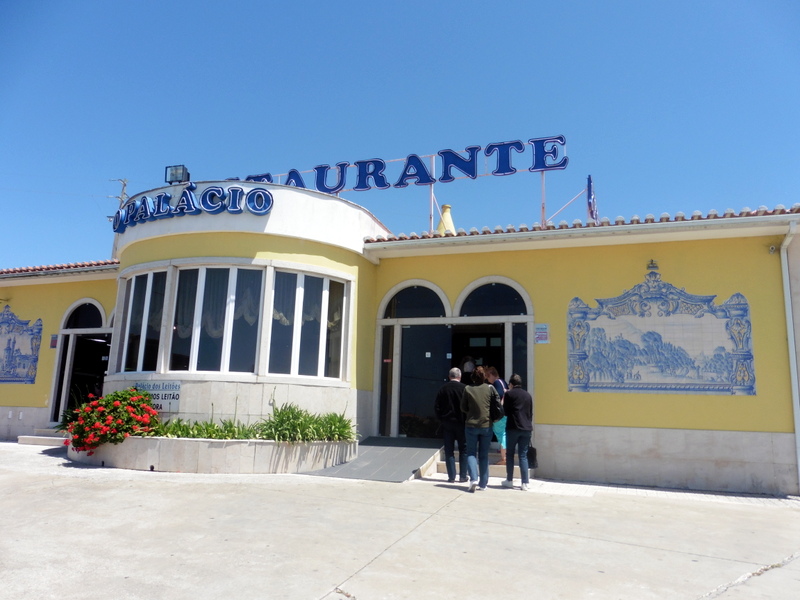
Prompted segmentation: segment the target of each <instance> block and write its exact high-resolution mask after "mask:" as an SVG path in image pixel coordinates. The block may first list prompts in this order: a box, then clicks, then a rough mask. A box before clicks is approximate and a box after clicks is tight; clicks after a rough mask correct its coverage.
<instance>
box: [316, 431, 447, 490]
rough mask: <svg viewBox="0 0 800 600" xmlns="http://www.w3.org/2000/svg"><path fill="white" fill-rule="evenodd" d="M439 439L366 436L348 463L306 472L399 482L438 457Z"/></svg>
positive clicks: (325, 475)
mask: <svg viewBox="0 0 800 600" xmlns="http://www.w3.org/2000/svg"><path fill="white" fill-rule="evenodd" d="M441 447H442V441H441V440H433V439H425V438H389V437H369V438H367V439H365V440H363V441H362V442H359V444H358V457H357V458H356V459H355V460H352V461H350V462H348V463H345V464H342V465H337V466H335V467H329V468H327V469H322V470H320V471H312V472H310V473H305V475H319V476H321V477H341V478H344V479H366V480H368V481H389V482H397V483H399V482H401V481H407V480H408V479H412V478H414V476H415V474H416V472H417V470H419V469H420V468H421V467H422V466H423V465H426V464H430V461H431V460H432V459H434V460H435V457H438V455H439V450H440V449H441Z"/></svg>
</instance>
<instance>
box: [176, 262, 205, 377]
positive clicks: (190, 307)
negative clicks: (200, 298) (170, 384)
mask: <svg viewBox="0 0 800 600" xmlns="http://www.w3.org/2000/svg"><path fill="white" fill-rule="evenodd" d="M197 276H198V270H197V269H186V270H183V271H181V272H180V273H179V274H178V296H177V299H176V301H175V321H174V322H173V324H172V349H171V351H170V360H169V368H170V370H172V371H188V370H189V353H190V351H191V348H192V333H193V327H194V301H195V296H196V294H197Z"/></svg>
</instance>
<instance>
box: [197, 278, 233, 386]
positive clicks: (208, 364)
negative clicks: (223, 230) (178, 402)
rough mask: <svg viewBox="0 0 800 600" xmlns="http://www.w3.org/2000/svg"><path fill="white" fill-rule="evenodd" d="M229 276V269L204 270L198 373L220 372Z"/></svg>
mask: <svg viewBox="0 0 800 600" xmlns="http://www.w3.org/2000/svg"><path fill="white" fill-rule="evenodd" d="M229 275H230V270H229V269H206V286H205V291H204V292H203V312H202V313H201V317H200V344H199V347H198V350H197V370H198V371H219V370H220V362H221V360H222V337H223V335H224V334H225V309H226V308H227V306H228V277H229Z"/></svg>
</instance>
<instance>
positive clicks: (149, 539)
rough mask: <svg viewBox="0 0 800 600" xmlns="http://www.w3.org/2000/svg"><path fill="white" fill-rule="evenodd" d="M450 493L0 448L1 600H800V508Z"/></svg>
mask: <svg viewBox="0 0 800 600" xmlns="http://www.w3.org/2000/svg"><path fill="white" fill-rule="evenodd" d="M445 478H446V477H445V476H444V475H441V476H438V475H437V476H435V477H434V478H430V479H422V480H413V481H407V482H405V483H387V482H381V481H366V480H357V479H340V478H332V477H314V476H309V475H196V474H180V473H151V472H138V471H126V470H117V469H104V468H98V467H88V466H84V465H77V464H73V463H71V462H69V461H68V460H67V459H66V455H65V453H64V450H63V449H61V448H45V447H41V446H25V445H18V444H16V443H10V442H7V443H0V523H2V525H1V526H0V598H3V599H6V598H8V599H11V598H13V599H40V598H54V599H58V600H70V599H78V598H80V599H85V598H94V599H105V598H112V599H133V598H136V599H139V598H141V599H164V600H171V599H184V598H187V599H188V598H191V599H204V598H214V599H216V598H224V599H230V600H233V599H236V600H239V599H249V598H253V599H271V598H288V599H294V598H297V599H319V600H322V599H325V600H343V599H357V600H373V599H380V598H414V599H420V598H459V599H463V598H534V599H550V598H564V599H583V598H591V599H616V600H620V599H635V600H642V599H647V598H659V599H663V598H666V599H673V598H674V599H697V600H699V599H708V598H723V599H725V600H729V599H735V600H751V599H756V598H759V599H761V598H769V599H778V600H781V599H786V600H789V599H791V600H797V599H798V598H800V500H799V499H797V498H794V497H788V498H770V497H760V496H734V495H722V494H704V493H691V492H680V491H665V490H648V489H637V488H625V487H614V486H594V485H583V484H576V483H558V482H549V481H538V480H537V481H533V482H532V483H531V489H530V490H529V491H528V492H522V491H521V490H520V489H519V488H518V487H517V488H516V489H513V490H510V489H504V488H502V487H500V480H499V479H495V478H492V479H491V480H490V482H489V489H487V490H486V491H483V492H481V491H478V492H475V493H469V492H467V491H466V487H465V486H464V485H450V484H448V483H447V482H446V481H445ZM516 483H517V484H518V483H519V482H516Z"/></svg>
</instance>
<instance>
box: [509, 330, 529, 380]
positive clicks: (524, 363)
mask: <svg viewBox="0 0 800 600" xmlns="http://www.w3.org/2000/svg"><path fill="white" fill-rule="evenodd" d="M511 348H512V350H511V352H512V355H511V363H512V365H513V369H512V370H513V371H514V373H516V374H517V375H519V376H520V377H522V387H524V388H525V389H526V390H528V391H529V392H533V390H531V389H530V388H528V382H527V381H526V380H527V379H528V325H527V323H513V324H512V325H511Z"/></svg>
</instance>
